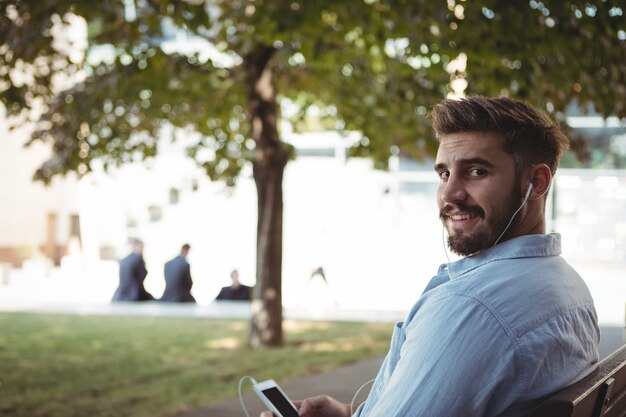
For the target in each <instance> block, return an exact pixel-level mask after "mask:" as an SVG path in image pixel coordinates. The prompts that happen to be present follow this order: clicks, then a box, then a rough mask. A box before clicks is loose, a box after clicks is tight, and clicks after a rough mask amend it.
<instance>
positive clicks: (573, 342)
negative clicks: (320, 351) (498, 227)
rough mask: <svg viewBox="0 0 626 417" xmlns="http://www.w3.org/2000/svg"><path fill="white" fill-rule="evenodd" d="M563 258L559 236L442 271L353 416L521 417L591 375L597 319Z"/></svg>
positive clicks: (520, 243)
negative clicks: (547, 396)
mask: <svg viewBox="0 0 626 417" xmlns="http://www.w3.org/2000/svg"><path fill="white" fill-rule="evenodd" d="M560 253H561V238H560V235H558V234H551V235H528V236H521V237H518V238H515V239H511V240H508V241H505V242H503V243H500V244H499V245H497V246H495V247H492V248H489V249H487V250H484V251H482V252H480V253H478V254H476V255H474V256H470V257H467V258H463V259H461V260H459V261H456V262H454V263H451V264H450V265H449V266H447V265H442V266H441V267H440V268H439V272H438V274H437V275H436V276H435V277H433V279H432V280H431V281H430V283H429V284H428V286H427V287H426V289H425V291H424V293H423V294H422V296H421V297H420V298H419V299H418V300H417V303H416V304H415V305H414V306H413V308H412V309H411V311H410V313H409V315H408V317H407V319H406V321H404V322H399V323H397V324H396V327H395V328H394V333H393V336H392V341H391V347H390V350H389V353H388V354H387V357H386V358H385V361H384V363H383V365H382V367H381V369H380V371H379V373H378V376H377V377H376V380H375V382H374V385H373V386H372V389H371V392H370V394H369V396H368V398H367V401H366V402H365V403H363V404H362V405H361V406H360V407H359V408H358V410H357V412H356V413H355V416H359V417H401V416H402V417H449V416H468V417H470V416H471V417H480V416H485V417H487V416H521V415H526V414H528V413H529V412H530V411H531V409H532V407H534V406H535V405H536V403H537V401H538V400H540V399H541V398H542V397H545V396H546V395H548V394H551V393H553V392H555V391H557V390H559V389H561V388H564V387H566V386H567V385H570V384H572V383H573V382H575V381H578V380H579V379H581V378H583V377H584V376H586V375H588V374H589V373H590V372H591V371H593V369H594V368H595V366H596V363H597V361H598V350H597V347H598V342H599V339H600V331H599V328H598V324H597V317H596V311H595V308H594V305H593V300H592V298H591V295H590V293H589V290H588V289H587V286H586V285H585V283H584V282H583V280H582V279H581V278H580V276H579V275H578V274H577V273H576V271H574V269H573V268H572V267H571V266H569V265H568V264H567V262H565V260H564V259H563V258H562V257H561V256H560Z"/></svg>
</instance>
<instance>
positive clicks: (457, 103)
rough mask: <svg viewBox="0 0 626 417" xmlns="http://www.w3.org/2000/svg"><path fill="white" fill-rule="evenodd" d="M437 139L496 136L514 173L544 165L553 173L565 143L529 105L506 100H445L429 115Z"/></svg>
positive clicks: (555, 126)
mask: <svg viewBox="0 0 626 417" xmlns="http://www.w3.org/2000/svg"><path fill="white" fill-rule="evenodd" d="M431 119H432V126H433V130H434V131H435V134H436V135H437V138H438V139H439V138H440V137H441V135H446V134H450V133H459V132H485V133H496V134H499V135H500V137H501V138H502V145H503V148H504V151H505V152H506V153H508V154H510V155H511V156H512V157H513V159H514V160H515V172H516V173H517V175H521V173H522V171H523V170H524V169H525V168H527V167H530V166H532V165H535V164H539V163H544V164H546V165H548V167H550V171H551V172H552V175H554V173H555V172H556V168H557V165H558V163H559V158H560V156H561V152H562V151H563V150H564V149H567V148H568V147H569V139H568V138H567V136H565V134H564V133H563V132H562V131H561V129H560V128H559V125H558V124H557V123H555V122H553V121H552V120H550V118H548V116H546V115H545V114H543V113H541V112H539V111H538V110H537V109H535V108H534V107H532V106H530V105H529V104H526V103H523V102H521V101H516V100H511V99H509V98H506V97H480V96H473V97H468V98H463V99H460V100H453V99H446V100H443V101H442V102H440V103H439V104H437V105H436V106H435V107H434V108H433V110H432V112H431Z"/></svg>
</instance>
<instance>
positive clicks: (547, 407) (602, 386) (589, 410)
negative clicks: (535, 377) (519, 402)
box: [529, 345, 626, 417]
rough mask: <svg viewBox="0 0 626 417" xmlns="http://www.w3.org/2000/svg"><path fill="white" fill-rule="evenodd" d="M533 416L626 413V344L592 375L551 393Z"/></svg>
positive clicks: (612, 415) (593, 416)
mask: <svg viewBox="0 0 626 417" xmlns="http://www.w3.org/2000/svg"><path fill="white" fill-rule="evenodd" d="M529 417H626V345H624V346H622V347H621V348H619V349H618V350H616V351H615V352H613V353H612V354H611V355H609V356H608V357H606V358H605V359H603V360H602V361H601V362H600V363H599V365H598V368H597V369H596V370H595V371H594V372H593V373H592V374H591V375H588V376H587V377H585V378H584V379H582V380H580V381H578V382H577V383H575V384H573V385H571V386H569V387H567V388H565V389H563V390H562V391H559V392H557V393H556V394H554V395H552V396H551V397H548V398H547V399H546V400H545V401H544V402H542V403H541V404H540V405H539V406H538V407H537V408H536V409H535V410H534V411H533V412H532V413H531V414H530V416H529Z"/></svg>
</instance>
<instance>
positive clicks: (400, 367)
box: [360, 294, 522, 417]
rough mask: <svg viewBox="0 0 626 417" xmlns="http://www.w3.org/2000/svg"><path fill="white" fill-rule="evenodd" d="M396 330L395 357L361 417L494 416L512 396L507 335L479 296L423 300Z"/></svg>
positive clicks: (511, 348)
mask: <svg viewBox="0 0 626 417" xmlns="http://www.w3.org/2000/svg"><path fill="white" fill-rule="evenodd" d="M398 330H399V331H401V332H404V334H403V335H402V338H403V339H404V341H403V343H400V344H399V345H398V346H397V349H398V352H395V353H394V352H390V355H396V356H397V358H398V359H397V363H396V364H395V367H393V368H392V369H390V370H389V372H390V374H389V376H388V378H383V380H385V381H386V383H384V382H383V383H382V384H380V385H378V386H376V385H375V386H374V387H373V390H374V389H376V390H377V392H376V393H374V395H375V396H376V397H377V401H375V403H374V404H373V406H372V407H371V408H369V407H367V404H366V407H365V408H364V409H363V410H361V411H362V412H361V414H360V416H361V417H366V416H367V417H401V416H406V417H409V416H410V417H419V416H423V417H448V416H460V415H465V416H495V415H498V414H500V413H501V412H502V411H504V410H505V409H506V408H508V407H509V406H510V405H511V404H512V403H513V401H514V400H515V398H519V390H520V389H521V388H520V384H519V380H518V379H517V378H518V377H519V374H520V373H521V372H522V370H520V369H518V365H517V363H516V346H515V343H514V341H515V339H514V338H513V337H512V335H510V334H509V333H508V332H507V330H506V329H505V328H504V327H503V326H502V324H501V323H500V321H499V320H498V317H496V316H495V315H494V314H493V313H492V312H491V310H490V309H489V308H488V306H485V305H484V304H483V303H481V302H480V301H478V300H476V299H474V298H472V297H467V296H464V295H457V294H455V295H446V296H442V297H437V298H433V299H429V300H426V301H425V303H424V304H423V305H422V306H421V308H420V309H419V310H418V311H417V312H416V313H415V316H413V317H412V319H411V320H410V322H407V323H405V325H404V326H403V327H402V328H400V329H398ZM392 349H393V347H392ZM370 395H372V393H370ZM368 408H369V409H368Z"/></svg>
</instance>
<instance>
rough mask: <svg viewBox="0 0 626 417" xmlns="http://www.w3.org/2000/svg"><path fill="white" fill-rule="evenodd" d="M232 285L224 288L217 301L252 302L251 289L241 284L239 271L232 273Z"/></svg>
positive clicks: (234, 270)
mask: <svg viewBox="0 0 626 417" xmlns="http://www.w3.org/2000/svg"><path fill="white" fill-rule="evenodd" d="M230 280H231V284H230V286H229V287H222V289H221V290H220V292H219V294H217V297H215V299H216V300H231V301H250V287H248V286H247V285H243V284H242V283H241V282H239V271H237V270H236V269H233V270H232V272H231V273H230Z"/></svg>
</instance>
